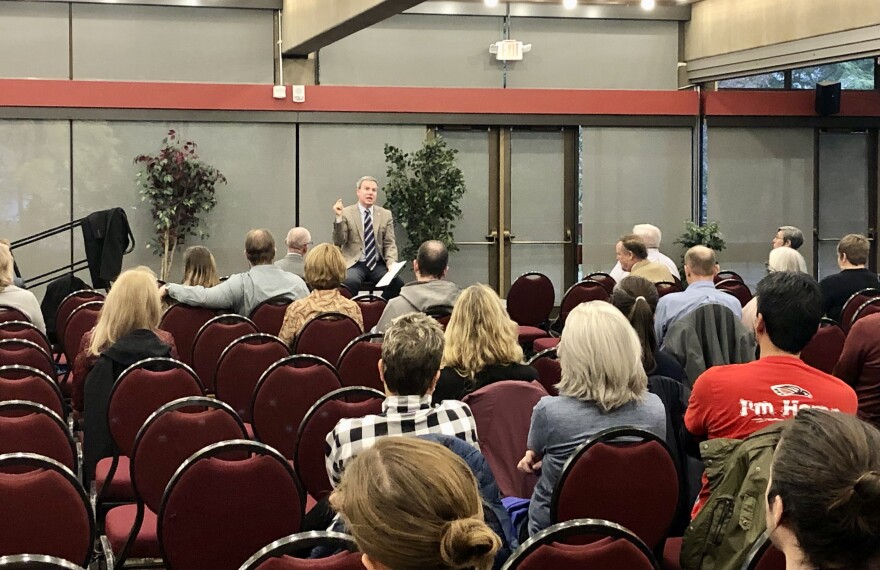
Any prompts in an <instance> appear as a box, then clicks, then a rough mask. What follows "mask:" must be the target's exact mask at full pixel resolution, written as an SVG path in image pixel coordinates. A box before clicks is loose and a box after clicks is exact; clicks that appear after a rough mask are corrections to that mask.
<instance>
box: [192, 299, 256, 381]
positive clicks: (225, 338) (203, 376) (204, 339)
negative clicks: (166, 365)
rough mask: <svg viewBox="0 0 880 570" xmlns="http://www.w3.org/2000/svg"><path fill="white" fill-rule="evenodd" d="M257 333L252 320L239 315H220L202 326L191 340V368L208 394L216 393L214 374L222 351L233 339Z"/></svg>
mask: <svg viewBox="0 0 880 570" xmlns="http://www.w3.org/2000/svg"><path fill="white" fill-rule="evenodd" d="M258 332H260V331H259V330H257V325H255V324H254V322H253V321H252V320H250V319H248V318H247V317H242V316H240V315H220V316H219V317H214V318H213V319H211V320H209V321H208V322H207V323H205V324H204V325H202V328H200V329H199V332H198V333H196V337H195V340H193V346H192V368H193V370H195V371H196V374H197V375H198V377H199V379H200V380H201V381H202V384H204V386H205V388H206V389H207V390H208V392H210V393H212V394H213V393H214V392H215V391H216V385H215V383H214V373H215V372H216V371H217V361H218V360H220V355H221V354H223V350H224V349H225V348H226V347H227V346H229V344H230V343H231V342H232V341H234V340H235V339H237V338H240V337H243V336H245V335H248V334H253V333H258ZM178 350H180V347H178Z"/></svg>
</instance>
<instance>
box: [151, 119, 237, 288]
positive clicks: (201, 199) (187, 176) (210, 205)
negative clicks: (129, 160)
mask: <svg viewBox="0 0 880 570" xmlns="http://www.w3.org/2000/svg"><path fill="white" fill-rule="evenodd" d="M134 163H135V164H139V165H140V166H141V170H140V171H139V172H138V173H137V182H138V185H139V186H140V193H141V201H149V202H150V206H151V208H152V209H151V211H150V213H151V215H152V216H153V227H154V228H155V230H156V235H155V237H154V238H153V239H152V240H151V241H150V243H149V244H148V245H147V247H150V248H152V249H153V253H155V254H157V255H159V256H161V257H162V266H161V270H160V271H159V278H160V279H162V280H167V279H168V275H169V274H170V272H171V264H172V263H173V262H174V252H175V251H176V250H177V248H179V247H181V246H183V245H184V243H185V241H186V238H187V237H190V236H192V237H198V238H200V239H204V238H206V237H208V233H207V231H206V229H205V226H204V219H203V216H204V215H205V214H207V213H208V212H210V211H211V210H212V209H214V206H216V205H217V198H216V197H215V190H216V186H217V185H218V184H226V177H225V176H223V175H222V174H221V173H220V171H219V170H217V169H216V168H214V167H213V166H211V165H209V164H206V163H204V162H203V161H201V160H200V159H199V156H198V154H196V143H194V142H192V141H183V140H182V139H181V138H180V136H179V135H178V134H177V132H175V131H174V130H170V131H168V134H167V135H166V136H165V138H164V139H162V147H161V148H160V149H159V152H158V153H157V154H141V155H138V156H136V157H135V159H134Z"/></svg>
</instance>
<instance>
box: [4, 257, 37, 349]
mask: <svg viewBox="0 0 880 570" xmlns="http://www.w3.org/2000/svg"><path fill="white" fill-rule="evenodd" d="M14 267H15V261H14V260H13V258H12V250H10V249H9V246H8V245H6V244H3V243H0V305H8V306H10V307H13V308H15V309H18V310H19V311H21V312H22V313H24V314H25V315H26V316H27V318H28V320H29V321H30V322H31V323H33V324H34V326H36V327H37V328H38V329H40V330H41V331H42V332H43V334H45V333H46V323H45V322H44V321H43V313H42V311H40V303H39V302H38V301H37V298H36V297H35V296H34V294H33V293H31V292H30V291H28V290H27V289H22V288H21V287H17V286H16V285H15V269H14Z"/></svg>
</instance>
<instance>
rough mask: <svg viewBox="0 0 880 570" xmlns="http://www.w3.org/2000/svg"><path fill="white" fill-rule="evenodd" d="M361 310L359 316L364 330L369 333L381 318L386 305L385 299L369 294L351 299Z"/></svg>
mask: <svg viewBox="0 0 880 570" xmlns="http://www.w3.org/2000/svg"><path fill="white" fill-rule="evenodd" d="M351 300H352V301H354V302H355V303H357V304H358V306H359V307H360V308H361V316H363V318H364V330H365V331H370V330H372V329H373V327H374V326H376V325H377V324H379V319H380V318H381V317H382V312H383V311H384V310H385V305H387V304H388V301H386V300H385V297H380V296H379V295H373V294H370V293H364V294H362V295H357V296H355V297H352V299H351Z"/></svg>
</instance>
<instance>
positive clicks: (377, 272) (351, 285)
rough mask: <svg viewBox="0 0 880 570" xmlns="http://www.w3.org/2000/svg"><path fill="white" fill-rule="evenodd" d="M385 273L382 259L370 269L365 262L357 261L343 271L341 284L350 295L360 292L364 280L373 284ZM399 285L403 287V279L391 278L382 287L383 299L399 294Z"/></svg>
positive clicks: (386, 270) (386, 269)
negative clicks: (346, 288) (343, 278)
mask: <svg viewBox="0 0 880 570" xmlns="http://www.w3.org/2000/svg"><path fill="white" fill-rule="evenodd" d="M386 273H388V268H387V267H385V264H384V263H383V262H382V261H379V263H377V264H376V267H374V268H373V270H372V271H370V270H369V269H367V264H366V263H364V262H363V261H358V262H357V263H355V264H354V265H352V266H351V267H349V268H348V271H346V272H345V281H343V282H342V284H343V285H345V286H346V287H348V290H349V291H351V294H352V295H357V294H358V293H359V292H360V289H361V285H362V284H363V283H364V282H365V281H369V282H371V283H373V284H375V283H378V282H379V280H380V279H382V278H383V277H385V274H386ZM401 287H403V281H402V280H401V279H400V277H395V278H394V279H392V280H391V283H389V284H388V286H387V287H385V288H384V290H383V291H382V296H383V297H385V299H393V298H394V297H397V296H398V295H400V288H401Z"/></svg>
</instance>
